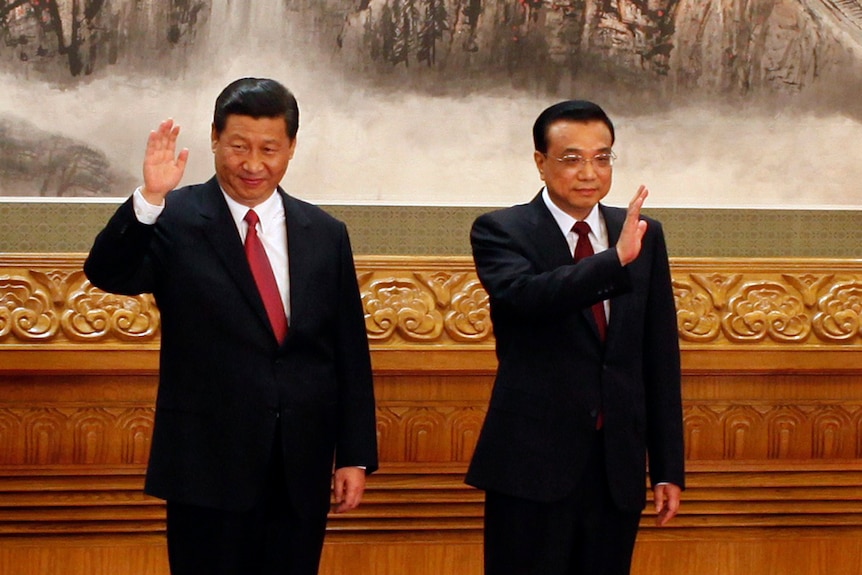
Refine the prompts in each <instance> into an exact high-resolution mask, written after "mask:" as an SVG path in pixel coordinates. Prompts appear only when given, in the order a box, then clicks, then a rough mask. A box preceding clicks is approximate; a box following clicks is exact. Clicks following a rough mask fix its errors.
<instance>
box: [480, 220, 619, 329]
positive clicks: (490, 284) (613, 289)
mask: <svg viewBox="0 0 862 575" xmlns="http://www.w3.org/2000/svg"><path fill="white" fill-rule="evenodd" d="M528 236H529V234H527V233H526V232H525V231H523V230H518V229H516V228H514V227H513V226H512V225H506V223H504V222H501V221H500V220H499V219H498V218H496V217H495V214H493V213H492V214H485V215H484V216H480V217H479V218H478V219H477V220H476V221H475V222H474V224H473V228H472V231H471V233H470V242H471V245H472V248H473V259H474V262H475V264H476V271H477V273H478V275H479V279H480V280H481V282H482V285H483V286H484V288H485V290H486V291H487V292H488V295H489V296H490V298H491V300H492V301H493V302H494V306H496V307H498V308H501V309H505V310H506V312H507V313H512V314H514V315H515V316H517V317H519V318H521V319H523V320H530V319H539V320H542V321H546V320H548V319H550V318H554V317H559V316H561V315H565V314H569V313H571V312H573V311H576V310H580V309H584V308H587V307H589V306H591V305H593V304H594V303H596V302H599V301H602V300H606V299H609V298H611V297H614V296H616V295H619V294H622V293H625V292H627V291H629V290H630V289H631V279H630V277H629V274H628V271H627V270H626V268H625V267H623V266H622V265H621V264H620V261H619V257H618V256H617V252H616V249H615V248H610V249H608V250H605V251H603V252H600V253H598V254H596V255H594V256H591V257H589V258H585V259H583V260H582V261H580V262H578V263H577V264H575V263H574V262H572V263H571V264H568V265H558V266H547V268H546V269H542V268H541V266H540V265H539V263H538V262H540V261H541V260H542V257H543V254H542V253H541V250H542V246H539V245H538V244H536V243H535V242H534V240H533V238H530V237H528Z"/></svg>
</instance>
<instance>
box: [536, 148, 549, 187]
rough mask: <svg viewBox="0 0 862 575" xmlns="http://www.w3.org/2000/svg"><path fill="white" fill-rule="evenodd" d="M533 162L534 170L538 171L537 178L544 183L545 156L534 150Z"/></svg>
mask: <svg viewBox="0 0 862 575" xmlns="http://www.w3.org/2000/svg"><path fill="white" fill-rule="evenodd" d="M533 160H534V161H535V162H536V169H538V170H539V178H540V179H541V180H542V181H543V182H544V181H545V160H547V157H545V154H543V153H542V152H540V151H538V150H536V151H535V152H533Z"/></svg>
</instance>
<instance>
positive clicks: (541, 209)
mask: <svg viewBox="0 0 862 575" xmlns="http://www.w3.org/2000/svg"><path fill="white" fill-rule="evenodd" d="M527 208H528V210H529V217H528V218H527V221H528V226H529V227H528V229H527V230H526V232H527V237H528V238H529V239H530V241H531V242H532V243H535V245H536V248H537V250H536V251H537V253H538V257H539V258H540V259H539V263H540V264H541V267H542V268H543V271H549V270H553V269H556V268H558V267H560V266H565V265H571V264H572V263H574V262H573V260H572V254H571V253H570V252H569V244H568V243H567V242H566V238H565V236H563V234H562V233H561V232H560V226H558V225H557V221H556V220H555V219H554V216H552V215H551V212H550V210H548V206H546V205H545V200H543V199H542V193H541V192H539V194H538V195H537V196H536V197H535V198H533V201H531V202H530V203H529V204H527Z"/></svg>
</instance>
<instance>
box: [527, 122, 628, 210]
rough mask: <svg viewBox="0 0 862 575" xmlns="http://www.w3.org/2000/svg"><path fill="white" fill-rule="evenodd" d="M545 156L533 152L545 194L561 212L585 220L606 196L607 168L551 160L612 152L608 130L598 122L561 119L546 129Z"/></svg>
mask: <svg viewBox="0 0 862 575" xmlns="http://www.w3.org/2000/svg"><path fill="white" fill-rule="evenodd" d="M547 140H548V153H547V155H545V154H542V153H541V152H538V151H537V152H535V154H534V159H535V160H536V167H537V168H538V169H539V176H540V177H541V178H542V180H543V181H544V182H545V185H546V186H547V187H548V195H549V196H550V198H551V201H552V202H554V204H556V205H557V206H558V207H559V208H560V209H561V210H563V211H564V212H566V213H567V214H569V215H570V216H572V217H573V218H575V219H578V220H582V219H584V218H586V217H587V216H588V215H589V213H590V211H591V210H592V209H593V208H594V207H595V205H596V204H598V203H599V201H600V200H601V199H602V198H604V197H605V196H606V195H608V192H609V191H610V189H611V181H612V180H613V170H612V168H611V167H610V166H608V167H605V168H596V166H595V165H594V164H595V163H596V162H587V163H586V164H583V165H581V166H577V167H572V166H569V165H566V164H565V163H564V162H559V161H557V160H556V159H554V158H561V157H563V156H566V155H572V154H576V155H578V156H582V157H584V158H587V159H590V158H593V157H594V156H595V155H596V154H607V153H610V152H611V145H612V144H613V141H612V138H611V131H610V129H609V128H608V127H607V125H605V123H604V122H602V121H600V120H594V121H589V122H574V121H571V120H560V121H557V122H554V123H553V124H551V125H550V127H549V128H548V135H547Z"/></svg>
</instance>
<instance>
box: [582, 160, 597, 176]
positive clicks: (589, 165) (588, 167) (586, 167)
mask: <svg viewBox="0 0 862 575" xmlns="http://www.w3.org/2000/svg"><path fill="white" fill-rule="evenodd" d="M595 177H596V169H595V168H594V167H593V160H592V159H588V160H585V161H584V163H583V164H581V169H580V170H578V178H580V179H582V180H592V179H593V178H595Z"/></svg>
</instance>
